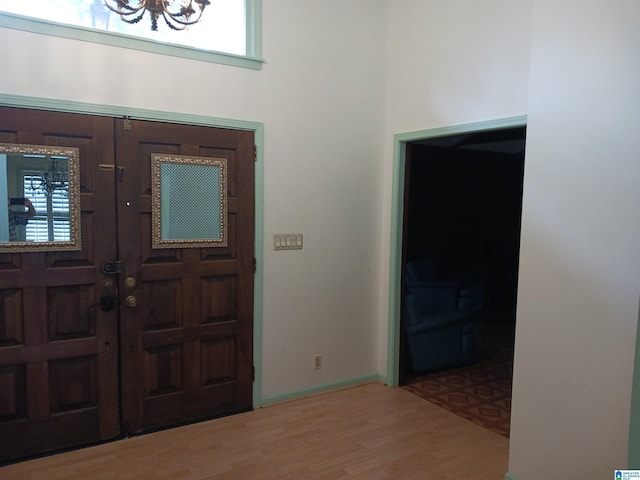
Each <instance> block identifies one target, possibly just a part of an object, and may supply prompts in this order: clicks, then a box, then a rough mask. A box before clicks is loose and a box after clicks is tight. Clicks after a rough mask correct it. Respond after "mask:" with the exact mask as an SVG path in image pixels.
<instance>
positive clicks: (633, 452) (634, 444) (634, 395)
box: [627, 313, 640, 470]
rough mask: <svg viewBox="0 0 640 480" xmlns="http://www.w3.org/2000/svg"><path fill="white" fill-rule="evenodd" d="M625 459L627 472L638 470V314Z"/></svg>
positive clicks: (639, 397)
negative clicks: (627, 450) (627, 444)
mask: <svg viewBox="0 0 640 480" xmlns="http://www.w3.org/2000/svg"><path fill="white" fill-rule="evenodd" d="M627 459H628V460H627V461H628V466H627V468H628V469H629V470H640V313H639V314H638V331H637V333H636V359H635V363H634V367H633V386H632V387H631V419H630V421H629V452H628V454H627Z"/></svg>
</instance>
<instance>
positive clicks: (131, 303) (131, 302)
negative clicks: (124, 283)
mask: <svg viewBox="0 0 640 480" xmlns="http://www.w3.org/2000/svg"><path fill="white" fill-rule="evenodd" d="M124 303H125V305H126V306H127V307H131V308H133V307H135V306H136V305H137V304H138V299H137V298H136V297H135V296H134V295H129V296H128V297H127V298H125V299H124Z"/></svg>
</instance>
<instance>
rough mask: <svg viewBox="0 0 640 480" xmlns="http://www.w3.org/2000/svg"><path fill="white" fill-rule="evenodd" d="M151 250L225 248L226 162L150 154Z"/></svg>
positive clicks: (219, 159)
mask: <svg viewBox="0 0 640 480" xmlns="http://www.w3.org/2000/svg"><path fill="white" fill-rule="evenodd" d="M151 179H152V187H151V192H152V197H151V211H152V222H151V223H152V247H153V248H193V247H226V246H227V245H228V232H227V160H226V159H225V158H212V157H195V156H187V155H168V154H160V153H153V154H151Z"/></svg>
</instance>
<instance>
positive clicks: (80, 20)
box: [0, 0, 262, 70]
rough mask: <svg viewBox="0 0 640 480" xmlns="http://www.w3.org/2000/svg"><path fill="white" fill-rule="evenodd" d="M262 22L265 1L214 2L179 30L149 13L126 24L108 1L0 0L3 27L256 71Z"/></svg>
mask: <svg viewBox="0 0 640 480" xmlns="http://www.w3.org/2000/svg"><path fill="white" fill-rule="evenodd" d="M129 3H130V4H131V5H132V6H133V5H134V4H137V2H129ZM137 17H138V15H134V16H132V17H128V19H129V21H131V20H132V19H134V18H137ZM260 24H261V0H216V1H212V2H211V3H210V5H208V6H207V7H206V9H205V11H204V12H203V15H202V18H201V19H200V21H198V22H197V23H196V24H194V25H190V26H188V27H187V28H186V29H185V30H179V31H176V30H174V29H172V28H170V27H169V26H168V25H167V24H166V23H165V22H164V20H163V19H162V18H160V19H159V21H158V28H157V31H153V30H152V29H151V19H150V13H149V12H147V13H145V14H144V15H143V16H142V18H140V21H137V22H135V23H127V22H124V21H122V20H121V18H120V15H118V14H117V13H115V12H113V11H110V10H109V9H108V8H107V7H106V6H105V4H104V0H31V1H29V2H24V1H20V0H12V1H9V0H0V26H1V27H7V28H14V29H17V30H24V31H29V32H34V33H40V34H45V35H52V36H58V37H65V38H72V39H76V40H83V41H90V42H95V43H101V44H104V45H114V46H118V47H125V48H131V49H135V50H142V51H148V52H153V53H160V54H165V55H172V56H177V57H184V58H190V59H194V60H201V61H208V62H214V63H222V64H226V65H233V66H238V67H244V68H251V69H256V70H259V69H260V68H262V59H261V32H260Z"/></svg>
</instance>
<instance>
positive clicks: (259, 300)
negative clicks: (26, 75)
mask: <svg viewBox="0 0 640 480" xmlns="http://www.w3.org/2000/svg"><path fill="white" fill-rule="evenodd" d="M0 106H3V107H18V108H34V109H38V110H52V111H57V112H69V113H84V114H90V115H102V116H107V117H130V118H131V119H137V120H151V121H160V122H168V123H181V124H186V125H201V126H205V127H218V128H231V129H234V130H248V131H253V132H254V142H255V145H256V169H255V210H256V214H255V215H256V216H255V242H254V245H255V247H254V248H255V253H254V255H255V258H256V273H255V276H254V288H253V364H254V366H255V369H256V375H255V381H254V383H253V407H254V408H258V407H260V406H262V405H261V404H262V332H263V330H262V305H263V254H262V245H263V244H264V125H263V124H262V123H258V122H251V121H245V120H232V119H228V118H218V117H208V116H203V115H190V114H184V113H174V112H164V111H159V110H145V109H140V108H127V107H119V106H110V105H100V104H95V103H82V102H69V101H61V100H53V99H47V98H37V97H23V96H19V95H7V94H2V93H0Z"/></svg>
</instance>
